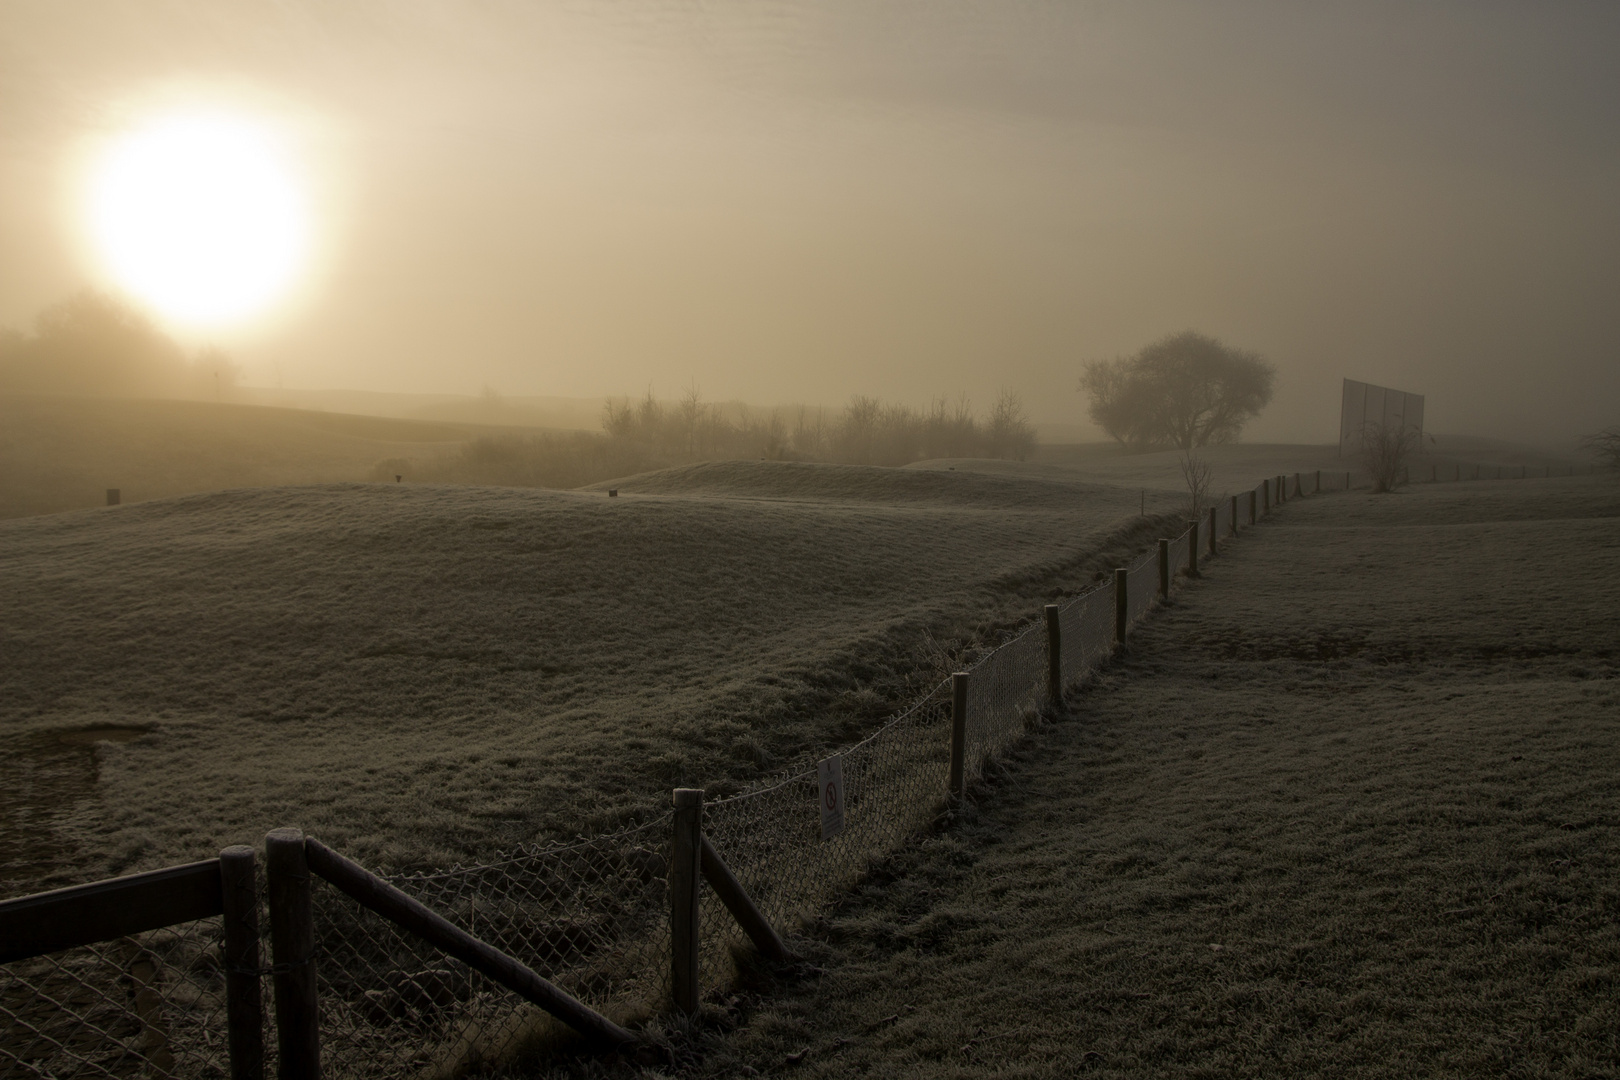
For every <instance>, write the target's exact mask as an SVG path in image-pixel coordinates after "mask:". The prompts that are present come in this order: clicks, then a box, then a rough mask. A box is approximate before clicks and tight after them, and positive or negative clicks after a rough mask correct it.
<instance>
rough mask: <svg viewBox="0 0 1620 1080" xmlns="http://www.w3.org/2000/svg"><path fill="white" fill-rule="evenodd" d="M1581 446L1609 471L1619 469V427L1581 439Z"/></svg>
mask: <svg viewBox="0 0 1620 1080" xmlns="http://www.w3.org/2000/svg"><path fill="white" fill-rule="evenodd" d="M1581 445H1582V446H1584V447H1586V449H1587V450H1588V451H1590V452H1591V454H1592V456H1593V457H1595V458H1597V459H1598V461H1600V462H1602V463H1603V464H1604V465H1607V466H1608V467H1609V468H1611V469H1620V427H1612V428H1607V429H1605V430H1603V431H1598V432H1594V433H1593V434H1591V435H1586V436H1583V437H1582V438H1581Z"/></svg>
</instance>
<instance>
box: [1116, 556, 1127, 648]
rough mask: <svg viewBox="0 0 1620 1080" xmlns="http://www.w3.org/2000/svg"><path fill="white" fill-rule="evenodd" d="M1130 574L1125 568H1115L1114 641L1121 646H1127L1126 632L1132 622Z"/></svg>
mask: <svg viewBox="0 0 1620 1080" xmlns="http://www.w3.org/2000/svg"><path fill="white" fill-rule="evenodd" d="M1128 573H1129V572H1128V571H1127V570H1126V569H1125V568H1124V567H1123V566H1116V567H1115V568H1114V640H1115V641H1117V642H1118V643H1119V644H1121V645H1123V644H1125V630H1126V628H1127V627H1128V626H1129V624H1130V621H1131V597H1130V592H1129V588H1130V585H1129V583H1128V582H1127V581H1126V577H1127V576H1128Z"/></svg>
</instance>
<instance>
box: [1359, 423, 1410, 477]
mask: <svg viewBox="0 0 1620 1080" xmlns="http://www.w3.org/2000/svg"><path fill="white" fill-rule="evenodd" d="M1422 443H1423V437H1422V435H1420V434H1419V433H1418V430H1417V429H1416V428H1411V427H1407V426H1405V425H1404V424H1397V425H1395V426H1393V427H1385V426H1384V425H1383V424H1366V425H1364V426H1363V427H1362V429H1361V461H1362V464H1363V465H1365V466H1366V468H1367V472H1368V473H1370V474H1371V475H1372V483H1373V491H1374V492H1385V491H1394V490H1395V489H1396V488H1398V487H1400V486H1401V485H1403V484H1405V483H1406V465H1407V460H1408V459H1409V458H1411V456H1412V455H1413V454H1415V453H1416V452H1417V451H1418V450H1419V448H1421V446H1422Z"/></svg>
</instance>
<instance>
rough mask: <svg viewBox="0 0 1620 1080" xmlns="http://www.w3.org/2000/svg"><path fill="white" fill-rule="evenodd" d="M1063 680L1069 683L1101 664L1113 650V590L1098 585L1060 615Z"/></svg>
mask: <svg viewBox="0 0 1620 1080" xmlns="http://www.w3.org/2000/svg"><path fill="white" fill-rule="evenodd" d="M1058 630H1059V633H1060V635H1061V637H1062V642H1063V677H1064V679H1066V680H1067V681H1069V682H1073V681H1075V680H1077V679H1079V678H1080V677H1081V676H1082V675H1084V674H1085V673H1086V672H1088V671H1090V670H1091V669H1092V668H1094V667H1096V666H1097V665H1098V664H1100V663H1102V661H1103V660H1104V659H1106V658H1107V656H1108V654H1109V652H1110V651H1111V650H1112V649H1113V647H1114V589H1113V586H1112V585H1099V586H1097V587H1096V588H1095V589H1092V590H1091V591H1090V592H1088V593H1084V594H1082V595H1080V596H1077V597H1075V598H1074V599H1072V600H1070V601H1069V602H1068V603H1067V604H1065V605H1063V607H1062V608H1061V609H1059V611H1058Z"/></svg>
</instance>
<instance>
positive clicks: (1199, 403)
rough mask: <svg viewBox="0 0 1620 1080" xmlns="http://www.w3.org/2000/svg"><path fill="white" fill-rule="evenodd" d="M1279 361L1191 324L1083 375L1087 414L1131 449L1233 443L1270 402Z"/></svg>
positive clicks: (1092, 366)
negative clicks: (1230, 343) (1227, 342)
mask: <svg viewBox="0 0 1620 1080" xmlns="http://www.w3.org/2000/svg"><path fill="white" fill-rule="evenodd" d="M1276 375H1277V372H1276V368H1274V367H1273V366H1272V365H1271V364H1269V363H1267V362H1266V361H1264V360H1262V359H1261V358H1260V357H1259V356H1258V355H1257V354H1255V353H1252V352H1245V351H1243V350H1241V349H1234V348H1231V347H1229V346H1227V345H1223V344H1222V343H1221V342H1219V341H1216V340H1215V339H1214V338H1212V337H1208V336H1206V335H1204V334H1199V333H1195V332H1193V331H1191V330H1188V331H1184V332H1183V333H1180V334H1173V335H1171V336H1170V337H1167V338H1165V339H1163V340H1162V341H1156V342H1154V343H1153V344H1151V345H1149V346H1147V347H1146V348H1144V349H1142V350H1141V351H1140V352H1138V353H1136V354H1135V355H1132V356H1122V357H1120V358H1119V359H1117V360H1093V361H1091V362H1089V363H1087V364H1086V365H1085V368H1084V371H1083V372H1082V374H1081V376H1080V389H1081V390H1082V391H1083V392H1084V393H1085V394H1086V395H1087V396H1088V397H1089V398H1090V401H1091V408H1090V413H1091V419H1092V420H1094V421H1096V423H1097V425H1098V426H1099V427H1101V428H1102V429H1103V430H1104V431H1105V432H1107V433H1108V435H1109V436H1110V437H1111V438H1113V439H1116V440H1118V441H1119V442H1120V443H1121V444H1122V445H1124V446H1127V447H1129V448H1131V449H1133V450H1157V449H1162V448H1165V447H1175V448H1177V449H1180V450H1191V449H1193V448H1194V447H1198V446H1207V445H1208V444H1210V443H1225V442H1235V441H1236V440H1237V438H1238V436H1239V435H1240V434H1242V432H1243V425H1244V424H1246V423H1248V422H1249V421H1250V420H1251V419H1253V418H1254V417H1256V416H1258V415H1259V414H1260V410H1261V409H1263V408H1265V407H1266V405H1267V404H1268V403H1269V402H1270V401H1271V393H1272V387H1273V384H1274V383H1275V381H1276Z"/></svg>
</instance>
